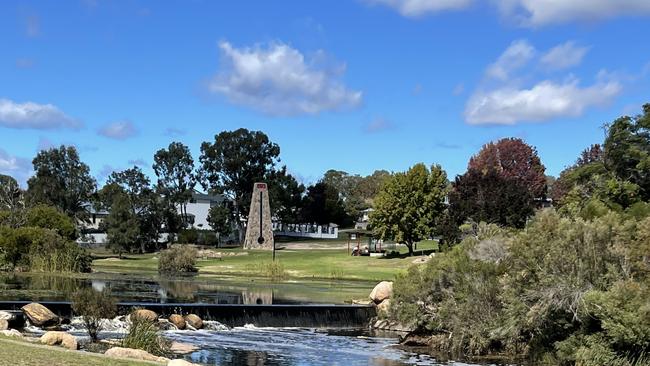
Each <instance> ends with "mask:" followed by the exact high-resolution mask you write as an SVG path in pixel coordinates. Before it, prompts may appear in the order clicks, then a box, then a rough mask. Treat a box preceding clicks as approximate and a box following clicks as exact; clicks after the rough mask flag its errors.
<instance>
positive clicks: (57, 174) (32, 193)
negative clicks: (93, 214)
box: [27, 145, 97, 219]
mask: <svg viewBox="0 0 650 366" xmlns="http://www.w3.org/2000/svg"><path fill="white" fill-rule="evenodd" d="M32 164H33V165H34V172H35V174H34V176H33V177H31V178H30V179H29V180H28V181H27V185H28V187H29V188H28V189H27V197H28V201H30V202H31V203H34V204H36V203H44V204H48V205H52V206H55V207H57V208H59V209H60V210H61V211H63V212H64V213H65V214H66V215H68V216H70V217H71V218H75V219H85V218H86V216H87V213H86V210H85V208H84V206H85V205H86V204H87V203H88V202H90V200H91V197H92V195H93V193H94V192H95V189H96V187H97V183H96V182H95V179H94V178H93V177H92V176H91V175H90V168H89V167H88V165H86V164H85V163H83V162H82V161H81V159H80V158H79V154H78V153H77V149H76V148H75V147H74V146H63V145H62V146H61V147H59V148H52V149H49V150H42V151H40V152H39V153H38V154H37V155H36V157H35V158H34V160H33V161H32Z"/></svg>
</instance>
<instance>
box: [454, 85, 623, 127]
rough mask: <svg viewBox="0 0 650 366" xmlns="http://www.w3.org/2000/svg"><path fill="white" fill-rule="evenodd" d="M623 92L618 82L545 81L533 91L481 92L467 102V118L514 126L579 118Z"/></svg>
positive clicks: (473, 120) (485, 122) (477, 122)
mask: <svg viewBox="0 0 650 366" xmlns="http://www.w3.org/2000/svg"><path fill="white" fill-rule="evenodd" d="M621 89H622V86H621V84H620V83H618V82H616V81H608V82H596V83H595V84H593V85H591V86H587V87H582V86H580V85H579V82H578V80H577V79H570V80H568V81H565V82H562V83H556V82H553V81H549V80H544V81H541V82H539V83H537V84H535V85H534V86H532V87H531V88H516V87H508V86H506V87H502V88H498V89H494V90H489V91H479V92H477V93H475V94H474V95H472V97H471V98H470V99H469V101H468V102H467V105H466V108H465V119H466V121H467V122H468V123H470V124H475V125H478V124H503V125H513V124H516V123H518V122H522V121H544V120H549V119H554V118H559V117H577V116H580V115H582V113H583V112H584V110H585V109H586V108H588V107H592V106H602V105H605V104H607V103H608V102H610V101H611V100H612V99H613V98H614V97H615V96H616V95H618V94H619V93H620V92H621Z"/></svg>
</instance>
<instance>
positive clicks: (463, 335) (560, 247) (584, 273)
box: [389, 105, 650, 366]
mask: <svg viewBox="0 0 650 366" xmlns="http://www.w3.org/2000/svg"><path fill="white" fill-rule="evenodd" d="M607 131H608V134H607V137H606V139H605V142H604V145H603V147H602V148H601V146H600V145H593V146H592V147H590V148H589V149H587V150H585V151H584V152H583V153H582V155H581V156H580V158H579V159H578V161H577V162H576V164H575V165H573V166H571V167H569V168H567V169H566V170H565V171H564V172H562V174H561V175H560V178H559V180H558V181H557V182H555V184H554V185H553V186H552V189H551V196H553V197H554V206H555V207H556V208H555V209H543V210H537V213H536V214H535V215H534V216H532V217H529V218H526V217H524V219H525V220H524V221H521V220H520V219H518V218H516V217H514V216H512V215H511V214H516V212H513V211H508V210H494V209H493V207H498V206H499V205H501V204H503V205H506V204H508V203H509V202H512V200H511V199H509V198H508V197H509V195H499V194H495V195H489V194H486V193H489V187H494V185H492V184H483V185H479V186H478V188H476V187H475V189H474V190H466V189H463V187H459V186H460V185H462V184H463V182H464V181H466V180H465V178H464V177H461V178H459V179H457V180H456V182H455V183H454V184H452V187H451V190H452V192H450V206H449V208H448V211H451V213H449V212H448V213H447V218H449V217H452V218H453V217H454V215H455V214H457V213H458V212H465V213H468V214H465V215H460V216H457V217H460V218H462V219H463V220H465V223H464V224H463V225H461V226H460V227H457V226H456V227H454V226H453V225H452V231H451V232H448V233H447V234H449V235H447V237H450V238H458V239H459V241H460V242H459V243H458V244H456V243H455V242H453V241H451V240H449V241H448V242H447V245H448V246H450V247H451V248H450V249H449V250H448V251H446V252H445V253H443V254H441V255H437V256H436V257H435V258H433V259H432V260H430V261H429V262H428V263H427V264H425V265H422V266H413V267H411V268H410V269H409V270H408V272H407V273H405V274H401V275H398V276H397V279H396V281H395V284H394V297H393V301H392V305H391V308H390V313H389V317H390V318H392V319H395V320H398V321H400V322H402V323H404V324H408V325H410V326H412V327H414V328H415V329H416V331H415V332H413V333H412V334H411V335H410V337H407V343H419V344H422V343H424V344H426V345H427V346H429V347H431V348H432V349H433V350H435V351H438V352H441V353H448V354H450V355H454V356H455V357H458V355H460V356H464V357H484V356H492V357H497V356H501V357H506V358H510V359H512V358H519V359H522V360H526V361H528V362H532V363H534V364H542V365H579V366H600V365H615V366H633V365H637V366H641V365H650V354H649V353H648V352H649V351H650V276H649V275H650V204H649V201H650V105H645V106H644V114H643V115H640V116H637V117H621V118H619V119H617V120H616V121H614V122H613V123H612V124H610V125H608V129H607ZM495 149H496V150H498V144H497V145H496V146H486V148H485V149H484V150H482V151H481V152H480V153H479V155H477V156H476V157H474V158H473V159H472V161H470V167H469V169H468V173H467V175H472V180H485V179H488V178H489V177H496V178H498V179H511V182H513V183H514V184H519V185H520V187H519V188H517V187H515V188H513V189H510V191H511V192H516V190H520V191H521V192H524V191H525V190H526V189H527V187H531V184H528V183H526V179H525V177H526V175H525V174H518V175H510V176H508V175H507V174H505V173H509V172H512V171H514V170H516V169H512V165H508V164H504V163H513V161H507V162H506V161H503V160H502V159H508V158H509V157H508V156H506V157H505V158H503V157H499V156H497V155H498V154H496V155H492V156H491V157H489V159H483V158H485V155H490V154H491V153H490V150H495ZM496 152H497V153H498V151H496ZM500 159H501V160H500ZM479 160H486V161H489V162H490V163H489V164H487V165H484V166H483V167H482V169H475V168H476V167H473V166H472V165H473V164H476V163H477V161H479ZM495 162H496V163H495ZM519 162H521V160H519ZM519 165H521V164H519ZM528 165H529V166H530V164H528ZM523 171H526V169H524V170H523ZM500 175H502V176H503V175H505V176H504V177H503V178H501V177H500ZM513 177H514V179H513ZM490 179H491V178H490ZM477 192H478V194H479V195H478V196H476V197H479V196H483V197H492V199H491V200H490V201H489V202H488V201H480V200H476V201H474V202H472V206H474V208H475V210H471V209H470V210H467V208H468V206H467V205H458V203H457V202H456V201H455V200H456V199H457V198H458V197H459V196H461V195H463V194H470V195H472V194H473V195H476V193H477ZM500 200H503V201H502V202H499V201H500ZM516 204H517V205H519V206H522V207H524V206H527V205H529V204H530V203H526V202H523V201H518V202H517V203H516ZM459 206H460V207H459ZM454 211H455V213H454ZM504 213H508V215H507V216H503V214H504ZM478 220H481V221H487V222H491V223H489V224H488V223H485V222H479V223H476V221H478ZM495 223H498V225H497V224H495ZM508 223H510V225H509V224H508ZM520 227H521V228H520ZM441 231H442V230H441Z"/></svg>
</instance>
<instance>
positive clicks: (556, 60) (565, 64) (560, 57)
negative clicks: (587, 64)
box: [540, 41, 589, 70]
mask: <svg viewBox="0 0 650 366" xmlns="http://www.w3.org/2000/svg"><path fill="white" fill-rule="evenodd" d="M588 50H589V47H581V46H578V45H576V43H575V42H573V41H568V42H565V43H562V44H560V45H557V46H555V47H553V48H551V49H550V50H549V51H548V52H546V53H545V54H544V55H543V56H542V58H541V59H540V62H541V64H542V65H544V66H545V67H547V68H549V69H551V70H560V69H567V68H570V67H573V66H577V65H579V64H580V63H581V62H582V58H583V57H584V56H585V54H587V51H588Z"/></svg>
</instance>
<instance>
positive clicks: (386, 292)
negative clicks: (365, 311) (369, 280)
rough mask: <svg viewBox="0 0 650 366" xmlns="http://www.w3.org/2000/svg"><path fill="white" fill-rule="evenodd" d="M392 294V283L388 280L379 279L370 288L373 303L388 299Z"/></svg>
mask: <svg viewBox="0 0 650 366" xmlns="http://www.w3.org/2000/svg"><path fill="white" fill-rule="evenodd" d="M392 296H393V283H392V282H389V281H381V282H379V283H378V284H377V286H375V288H373V289H372V292H370V300H372V301H374V302H375V304H380V303H381V302H382V301H384V300H386V299H390V298H391V297H392Z"/></svg>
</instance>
